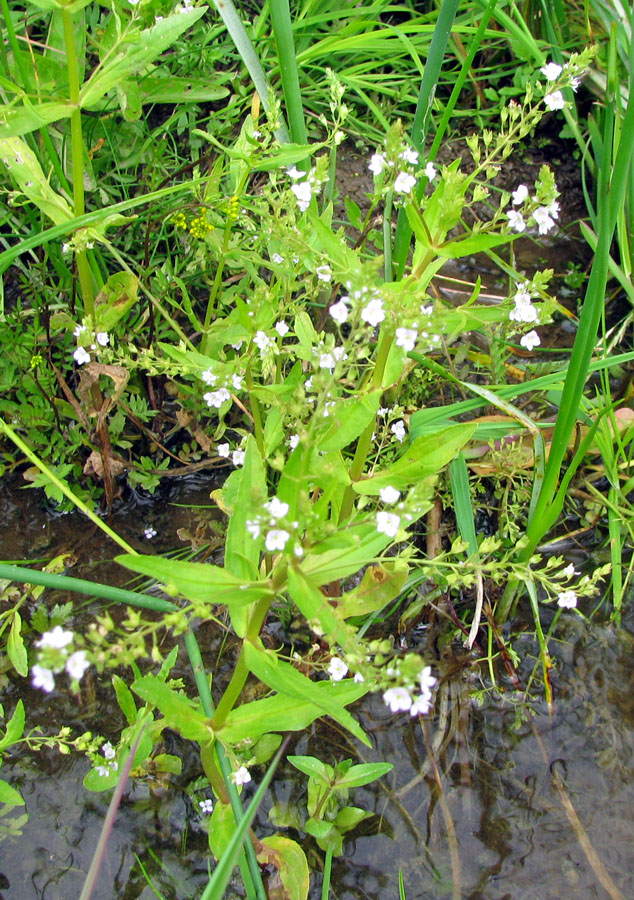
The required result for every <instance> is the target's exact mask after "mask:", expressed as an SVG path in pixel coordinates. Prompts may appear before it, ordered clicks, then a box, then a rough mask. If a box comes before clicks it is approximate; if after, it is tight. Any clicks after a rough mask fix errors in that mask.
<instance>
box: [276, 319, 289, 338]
mask: <svg viewBox="0 0 634 900" xmlns="http://www.w3.org/2000/svg"><path fill="white" fill-rule="evenodd" d="M275 330H276V331H277V333H278V334H279V336H280V337H284V336H285V335H287V334H288V332H289V331H290V328H289V327H288V325H287V324H286V322H284V321H283V319H280V321H279V322H276V323H275Z"/></svg>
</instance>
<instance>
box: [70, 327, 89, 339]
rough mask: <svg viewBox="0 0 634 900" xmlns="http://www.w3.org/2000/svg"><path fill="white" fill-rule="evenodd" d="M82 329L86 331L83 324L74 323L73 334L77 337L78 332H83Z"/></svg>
mask: <svg viewBox="0 0 634 900" xmlns="http://www.w3.org/2000/svg"><path fill="white" fill-rule="evenodd" d="M84 331H88V329H87V328H86V326H85V325H75V327H74V328H73V336H74V337H79V335H80V334H83V333H84Z"/></svg>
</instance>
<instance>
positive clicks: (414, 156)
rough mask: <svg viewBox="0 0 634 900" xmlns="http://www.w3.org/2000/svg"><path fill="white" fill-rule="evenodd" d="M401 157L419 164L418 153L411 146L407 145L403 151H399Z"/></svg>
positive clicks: (413, 164)
mask: <svg viewBox="0 0 634 900" xmlns="http://www.w3.org/2000/svg"><path fill="white" fill-rule="evenodd" d="M399 159H404V160H405V162H407V163H409V164H410V165H412V166H417V165H418V153H417V151H416V150H412V149H410V147H407V148H406V149H405V150H403V152H402V153H399Z"/></svg>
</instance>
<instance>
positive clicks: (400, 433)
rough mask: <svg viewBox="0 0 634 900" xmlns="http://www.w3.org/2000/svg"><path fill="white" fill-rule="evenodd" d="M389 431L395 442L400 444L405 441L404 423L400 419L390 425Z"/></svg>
mask: <svg viewBox="0 0 634 900" xmlns="http://www.w3.org/2000/svg"><path fill="white" fill-rule="evenodd" d="M390 431H391V432H392V434H393V435H394V437H395V438H396V440H397V441H399V442H401V443H402V442H403V441H404V440H405V422H404V421H403V420H402V419H399V420H398V422H394V423H393V424H392V425H390Z"/></svg>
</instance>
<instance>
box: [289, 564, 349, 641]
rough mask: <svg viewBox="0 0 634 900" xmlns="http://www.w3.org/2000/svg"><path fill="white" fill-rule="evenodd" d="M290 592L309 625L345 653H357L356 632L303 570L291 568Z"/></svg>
mask: <svg viewBox="0 0 634 900" xmlns="http://www.w3.org/2000/svg"><path fill="white" fill-rule="evenodd" d="M288 592H289V594H290V595H291V597H292V598H293V602H294V603H295V605H296V606H297V607H298V609H299V610H300V611H301V613H302V615H303V616H304V618H306V619H307V621H308V623H309V624H311V623H314V624H315V625H317V626H318V627H319V630H320V631H322V632H323V633H324V634H325V635H326V636H327V638H328V640H329V641H330V643H331V644H338V645H339V646H340V647H341V649H342V650H344V652H345V651H348V652H349V653H354V652H356V650H357V649H358V642H357V636H356V630H355V629H354V628H352V626H350V625H348V624H347V623H346V622H345V621H344V619H343V616H342V615H341V613H340V612H339V610H338V609H337V608H336V607H335V606H333V605H331V602H330V598H329V597H326V595H325V594H323V593H322V592H321V591H320V590H319V588H318V587H317V585H316V584H315V582H314V580H312V579H309V578H307V577H306V575H305V573H304V572H303V571H302V570H300V569H295V568H290V567H289V570H288Z"/></svg>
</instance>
